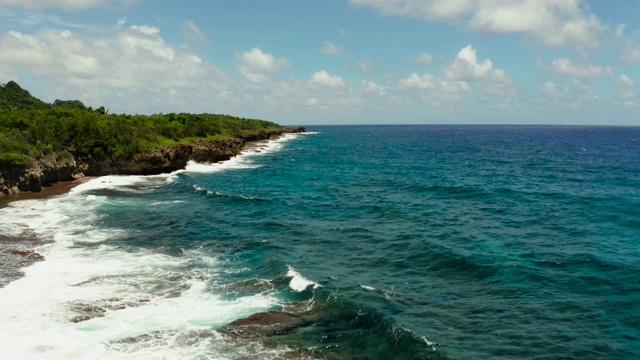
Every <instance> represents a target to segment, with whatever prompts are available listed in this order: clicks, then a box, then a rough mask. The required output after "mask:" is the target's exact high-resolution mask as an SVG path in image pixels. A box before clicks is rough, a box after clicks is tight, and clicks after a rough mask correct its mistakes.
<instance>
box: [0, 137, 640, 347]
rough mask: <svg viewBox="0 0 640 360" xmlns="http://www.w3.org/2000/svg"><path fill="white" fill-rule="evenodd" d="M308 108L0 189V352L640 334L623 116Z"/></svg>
mask: <svg viewBox="0 0 640 360" xmlns="http://www.w3.org/2000/svg"><path fill="white" fill-rule="evenodd" d="M309 128H310V129H311V130H312V131H313V132H310V133H305V134H289V135H286V136H284V137H282V138H280V139H277V140H272V141H269V142H263V143H260V144H258V145H256V146H254V147H252V148H248V149H247V150H245V151H244V152H243V153H242V154H241V155H240V156H237V157H235V158H233V159H231V160H229V161H226V162H223V163H219V164H197V163H190V164H189V165H188V166H187V168H186V169H184V170H180V171H177V172H174V173H171V174H163V175H155V176H106V177H99V178H93V179H89V180H87V181H84V182H82V183H81V184H80V185H78V186H76V187H74V188H73V189H72V190H71V191H70V192H69V193H67V194H63V195H58V196H54V197H49V198H45V199H36V200H24V201H15V202H11V203H10V204H9V205H8V206H7V207H5V208H2V209H0V218H1V219H2V222H1V224H0V234H1V235H0V242H2V244H1V245H0V251H3V252H5V253H8V252H9V251H13V252H14V253H15V251H16V249H18V250H23V251H31V250H33V251H35V253H37V254H40V255H41V256H42V257H43V259H41V260H40V259H38V260H40V261H35V262H32V263H31V262H29V263H25V266H24V267H22V268H21V269H20V273H16V272H15V271H8V270H7V269H8V266H7V265H6V264H5V265H4V266H5V268H2V269H0V274H3V277H5V279H3V282H2V284H4V286H2V287H0V304H1V305H2V306H0V324H1V325H0V343H2V344H3V345H2V352H1V353H0V358H2V359H5V358H6V359H42V358H46V359H107V358H108V359H139V358H145V359H281V358H287V359H346V358H362V359H391V358H395V359H445V358H460V359H465V358H486V359H489V358H496V359H498V358H500V359H502V358H518V359H547V358H548V359H555V358H581V359H601V358H623V359H626V358H628V359H633V358H637V356H640V346H639V345H638V344H639V343H640V340H639V339H640V330H639V329H640V326H639V324H640V309H639V307H638V304H640V280H639V279H640V277H638V274H640V246H639V244H640V235H639V234H640V220H639V219H640V210H639V209H640V206H639V205H640V143H639V140H638V139H640V130H638V129H637V128H616V127H544V126H540V127H535V126H531V127H525V126H321V127H309ZM14 265H15V264H14ZM2 266H3V265H0V268H1V267H2ZM261 316H262V317H261ZM265 317H266V319H267V320H264V319H265ZM260 319H262V320H260ZM260 321H268V324H267V323H260ZM247 324H248V325H247Z"/></svg>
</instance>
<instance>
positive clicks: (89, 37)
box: [0, 25, 229, 112]
mask: <svg viewBox="0 0 640 360" xmlns="http://www.w3.org/2000/svg"><path fill="white" fill-rule="evenodd" d="M95 35H96V33H94V32H86V33H83V32H74V31H69V30H64V31H54V30H44V31H41V32H38V33H34V34H24V33H20V32H16V31H10V32H7V33H0V48H2V49H3V51H2V52H0V73H2V74H3V75H4V74H8V75H12V74H14V75H15V74H17V73H23V74H34V75H37V77H38V78H39V79H40V82H41V85H40V86H44V87H46V91H44V93H45V94H47V96H52V97H54V98H53V99H46V98H44V99H45V100H48V101H52V100H54V99H55V98H63V99H64V98H72V99H73V98H79V97H80V99H81V100H82V101H86V102H87V103H88V104H92V103H93V104H99V105H105V106H108V105H110V106H112V107H119V108H120V109H122V110H125V109H126V111H127V112H134V111H140V112H155V111H156V110H154V109H156V106H167V107H168V106H172V105H173V107H174V108H175V107H176V106H177V105H176V104H177V103H178V102H186V101H192V100H193V99H195V96H191V98H192V99H189V97H181V96H179V95H180V94H183V92H184V93H185V94H186V93H187V92H190V91H192V89H198V88H199V89H203V88H207V90H208V92H204V91H203V92H202V93H212V92H214V91H216V90H218V89H220V90H221V89H223V88H224V87H226V86H228V84H229V80H228V76H227V75H225V74H224V73H223V72H221V71H220V70H218V69H217V68H216V67H215V66H213V65H212V64H206V63H204V62H203V61H202V59H201V58H200V57H198V56H197V55H195V54H193V53H190V52H188V51H187V50H185V49H179V48H173V47H171V46H170V45H168V44H166V43H165V41H164V40H163V39H162V38H161V36H160V29H158V28H156V27H152V26H148V25H133V26H131V27H129V28H128V29H121V30H118V31H115V32H106V33H104V34H101V37H100V38H96V37H95ZM14 79H15V78H14ZM5 81H6V80H5ZM152 94H153V95H152ZM176 94H177V95H176ZM191 95H193V94H191ZM156 101H161V102H160V103H156Z"/></svg>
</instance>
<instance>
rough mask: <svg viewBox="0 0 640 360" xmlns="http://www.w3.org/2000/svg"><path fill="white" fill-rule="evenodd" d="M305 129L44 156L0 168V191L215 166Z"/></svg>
mask: <svg viewBox="0 0 640 360" xmlns="http://www.w3.org/2000/svg"><path fill="white" fill-rule="evenodd" d="M304 131H305V129H304V128H302V127H300V128H288V129H287V128H284V129H282V128H280V129H273V130H264V131H256V132H251V133H247V134H242V135H237V136H235V137H233V138H227V139H216V140H205V139H197V140H195V141H193V142H191V143H187V144H172V145H167V146H162V147H157V148H154V149H152V150H151V151H149V152H148V153H142V154H135V155H132V156H124V157H117V158H113V157H100V158H98V157H89V156H83V155H77V156H74V155H72V154H70V153H66V154H64V155H58V156H53V155H48V156H44V157H42V158H40V159H37V160H36V161H34V162H32V163H31V164H29V165H27V166H23V167H13V168H6V169H0V191H1V192H2V193H3V194H5V195H11V194H17V193H20V192H25V191H40V190H41V189H42V187H43V186H49V185H52V184H54V183H56V182H59V181H69V180H74V179H78V178H81V177H85V176H104V175H155V174H162V173H168V172H172V171H176V170H179V169H183V168H184V167H185V166H186V165H187V162H188V161H190V160H193V161H196V162H199V163H216V162H219V161H224V160H229V159H230V158H232V157H234V156H236V155H238V154H239V153H240V152H241V151H242V150H243V149H244V147H245V145H246V144H247V142H252V141H260V140H268V139H272V138H276V137H278V136H281V135H283V134H285V133H300V132H304Z"/></svg>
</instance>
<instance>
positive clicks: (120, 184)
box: [0, 136, 315, 359]
mask: <svg viewBox="0 0 640 360" xmlns="http://www.w3.org/2000/svg"><path fill="white" fill-rule="evenodd" d="M287 139H289V137H286V136H285V137H283V138H281V139H279V140H276V141H272V142H269V143H267V144H266V145H265V148H267V149H270V150H273V151H275V150H277V149H278V146H279V145H278V144H279V143H281V142H282V141H287ZM260 154H263V152H249V153H248V154H246V155H241V156H238V157H236V158H234V159H232V160H230V161H227V162H225V163H223V164H214V165H201V164H195V163H190V164H189V166H188V167H187V169H186V171H192V172H215V171H223V170H227V169H234V168H243V167H251V166H253V165H251V162H250V159H249V158H248V157H250V156H256V155H260ZM173 175H175V174H173ZM173 175H172V174H163V175H157V176H105V177H100V178H95V179H91V180H88V181H86V182H85V183H83V184H81V185H79V186H77V187H75V188H74V189H73V190H72V191H71V192H70V193H69V194H66V195H63V196H59V197H54V198H49V199H44V200H29V201H19V202H13V203H11V204H9V206H7V207H6V208H4V209H0V217H1V218H2V219H3V222H2V224H0V231H1V232H2V233H3V234H5V235H8V236H12V235H13V236H17V235H19V234H21V233H23V232H25V231H32V232H33V233H34V234H35V235H36V236H37V237H39V238H42V239H47V240H52V241H51V242H49V243H46V244H44V245H41V246H39V247H38V248H36V249H35V250H36V251H37V252H38V253H40V254H42V255H43V256H44V257H45V261H41V262H37V263H35V264H33V265H31V266H30V267H27V268H24V269H23V272H24V277H22V278H20V279H18V280H15V281H13V282H10V283H9V284H7V285H6V286H5V287H3V288H0V304H2V306H1V307H0V323H1V324H2V326H1V327H0V343H2V344H3V346H2V347H3V348H2V357H6V358H7V359H36V358H47V359H73V358H78V359H89V358H94V359H97V358H109V359H118V358H122V359H133V358H189V357H197V356H204V357H205V358H231V359H233V358H246V357H252V358H274V357H277V354H279V353H280V352H282V351H285V350H286V349H284V348H280V349H277V350H274V349H264V348H263V347H262V346H261V345H259V344H258V343H246V344H235V345H231V344H232V343H231V342H230V341H224V336H223V335H221V334H219V333H217V332H215V329H216V328H219V327H222V326H224V325H225V324H228V323H230V322H232V321H233V320H236V319H239V318H243V317H247V316H249V315H251V314H253V313H255V312H260V311H268V310H269V309H272V308H273V307H274V306H277V305H279V304H280V300H278V299H277V298H276V297H275V296H274V295H273V294H272V293H271V292H269V291H268V290H265V291H264V292H260V293H257V294H252V295H248V296H244V297H239V298H234V299H232V300H229V299H227V298H222V297H220V296H219V295H217V294H216V292H215V291H212V285H211V284H214V283H215V280H216V277H217V276H220V275H219V274H220V273H221V272H223V270H221V269H219V268H218V267H219V266H220V264H218V263H217V262H216V260H215V259H214V258H212V257H211V256H209V255H207V254H204V253H202V252H199V251H198V250H193V249H190V250H188V251H185V252H184V254H183V255H184V256H181V257H174V256H169V255H164V254H158V253H154V252H152V251H149V250H135V251H133V250H130V251H125V250H123V249H121V248H119V247H117V246H113V245H109V241H110V240H114V239H117V238H119V237H122V236H128V235H130V234H129V231H128V230H126V229H115V230H114V229H101V228H99V227H96V225H95V224H96V223H99V222H97V221H96V220H97V219H98V218H99V216H98V215H97V213H96V211H95V210H96V208H97V207H99V206H101V204H102V203H104V202H105V201H107V200H108V199H107V197H105V196H97V195H94V194H89V195H87V194H86V193H87V192H91V191H96V190H100V189H110V188H116V189H119V190H126V189H128V188H134V189H135V188H137V187H139V186H162V185H163V184H166V183H167V182H169V181H171V178H172V176H173ZM134 189H133V190H134ZM133 190H132V191H133ZM101 243H103V244H102V245H100V244H101ZM290 271H291V272H292V274H293V275H292V276H293V279H292V281H291V283H292V287H295V288H296V289H298V288H300V287H301V286H303V285H304V284H308V285H310V284H315V283H314V282H311V281H309V280H307V279H305V278H304V277H302V276H300V275H299V274H298V273H297V272H295V271H294V270H293V269H291V270H290ZM305 288H306V286H305ZM213 290H215V289H213ZM302 290H304V288H303V289H302ZM300 291H301V290H300ZM259 354H260V355H259Z"/></svg>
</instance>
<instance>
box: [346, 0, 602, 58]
mask: <svg viewBox="0 0 640 360" xmlns="http://www.w3.org/2000/svg"><path fill="white" fill-rule="evenodd" d="M350 2H351V4H353V5H355V6H359V7H365V6H366V7H371V8H374V9H376V10H378V11H380V12H381V13H382V14H384V15H394V16H405V17H412V18H419V19H423V20H426V21H450V22H461V23H463V24H466V26H467V27H468V28H470V29H473V30H476V31H478V32H480V33H488V34H514V33H519V34H525V35H530V36H533V37H535V38H537V39H539V40H540V41H541V42H542V43H543V44H545V45H547V46H572V45H575V46H579V47H582V48H593V47H598V46H599V43H598V39H597V34H598V33H600V32H601V31H603V30H604V29H605V26H603V25H602V24H601V23H600V21H599V20H598V19H597V18H596V17H595V16H594V15H592V14H589V13H587V12H585V10H584V8H585V7H584V6H582V4H583V1H582V0H475V1H472V0H350Z"/></svg>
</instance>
